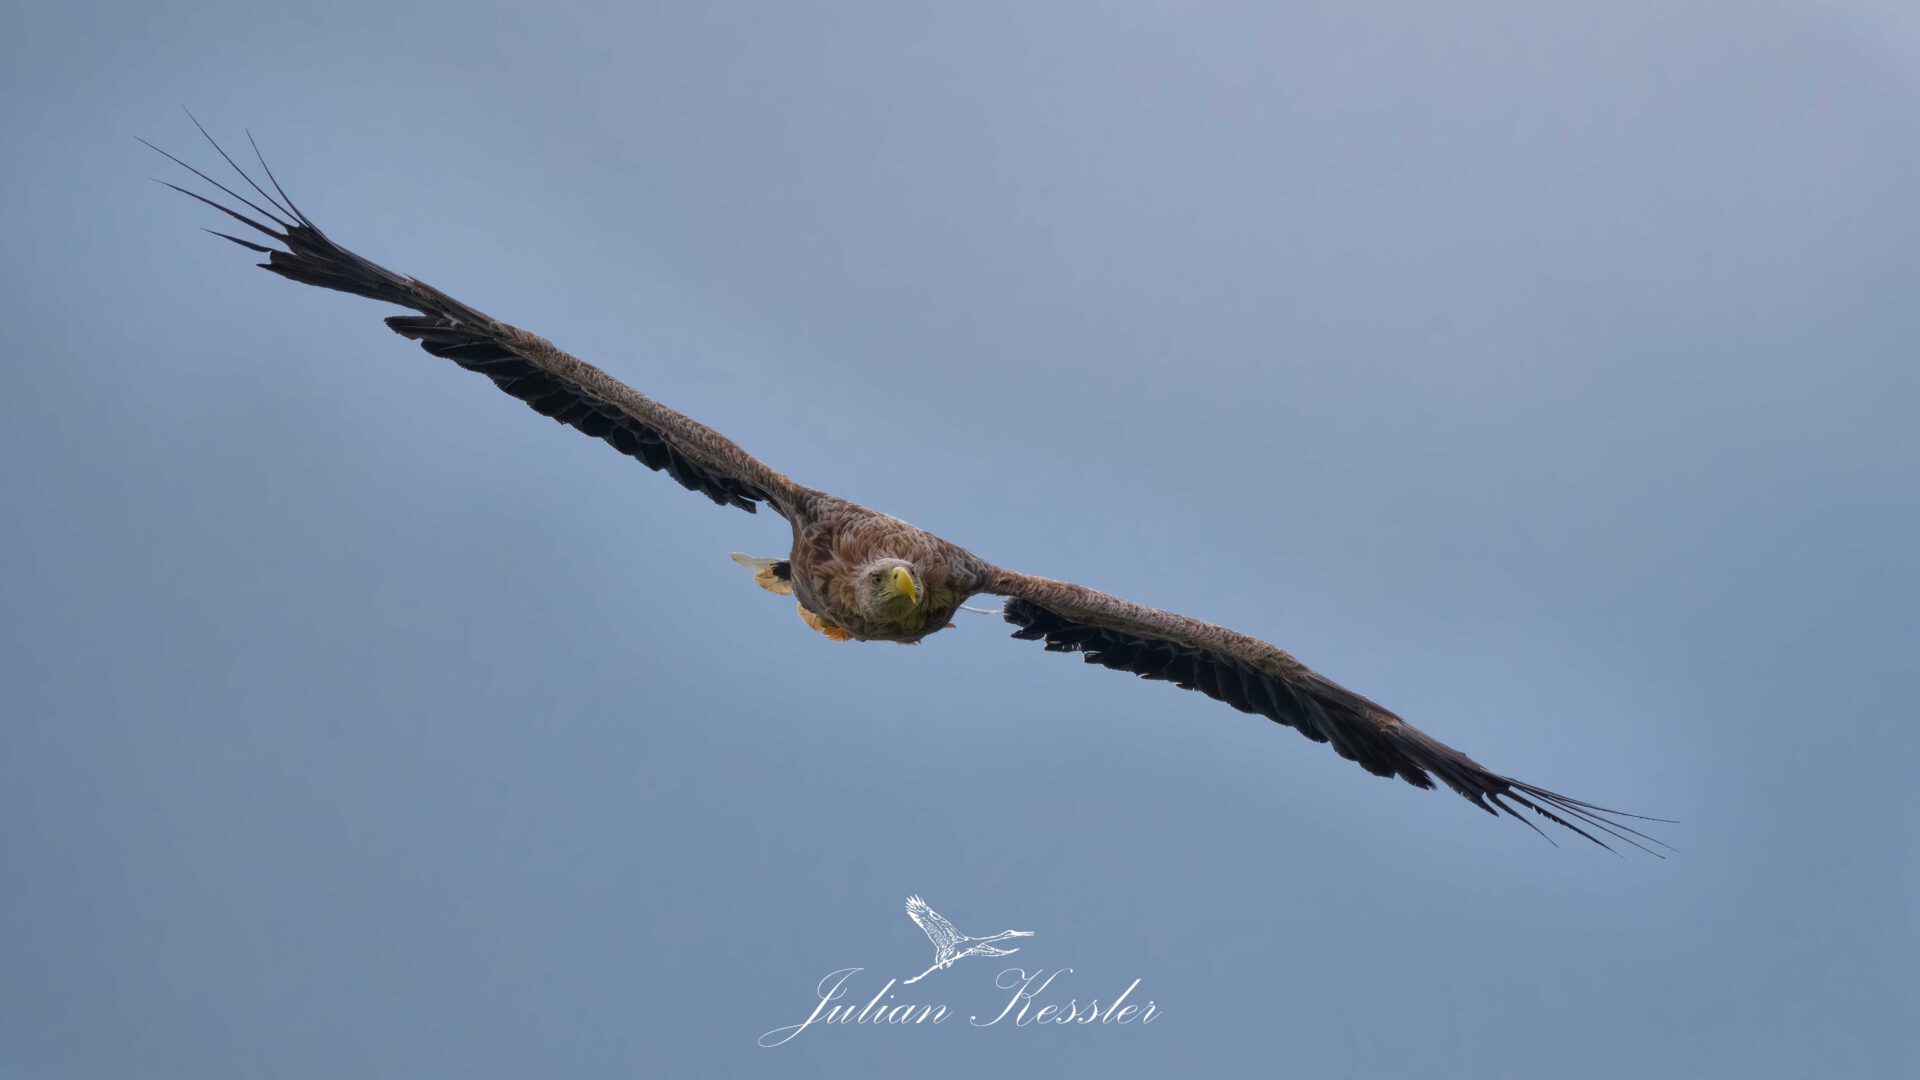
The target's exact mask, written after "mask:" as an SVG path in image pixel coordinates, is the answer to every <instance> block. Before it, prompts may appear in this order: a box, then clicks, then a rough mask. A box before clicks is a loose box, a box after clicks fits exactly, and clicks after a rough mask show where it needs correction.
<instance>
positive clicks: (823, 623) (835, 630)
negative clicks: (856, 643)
mask: <svg viewBox="0 0 1920 1080" xmlns="http://www.w3.org/2000/svg"><path fill="white" fill-rule="evenodd" d="M793 609H794V610H795V611H797V612H799V613H800V621H801V622H803V623H806V624H807V625H808V626H811V627H813V628H814V629H815V630H818V631H820V632H821V633H823V634H825V635H827V637H828V638H830V639H831V640H833V641H852V640H853V635H852V634H849V633H847V632H846V631H845V630H842V629H841V628H840V624H839V623H836V622H834V621H833V620H832V619H829V618H827V617H826V616H824V615H815V614H814V613H813V612H811V611H808V610H807V605H805V604H800V603H796V604H794V605H793Z"/></svg>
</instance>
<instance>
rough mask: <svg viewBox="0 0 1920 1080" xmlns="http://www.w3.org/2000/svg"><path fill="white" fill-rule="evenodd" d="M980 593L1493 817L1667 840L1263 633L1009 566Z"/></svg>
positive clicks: (1077, 645)
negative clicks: (1442, 736) (1523, 778)
mask: <svg viewBox="0 0 1920 1080" xmlns="http://www.w3.org/2000/svg"><path fill="white" fill-rule="evenodd" d="M981 591H982V592H985V593H991V594H994V595H997V596H1004V597H1006V598H1007V603H1006V609H1005V616H1006V620H1007V621H1008V622H1010V623H1013V624H1014V625H1015V626H1017V627H1019V629H1018V630H1015V631H1014V633H1013V636H1014V637H1016V638H1021V639H1024V640H1027V641H1041V640H1044V641H1045V642H1046V648H1047V650H1048V651H1049V652H1076V651H1077V652H1079V653H1080V654H1081V658H1082V659H1084V660H1085V661H1086V662H1087V663H1090V664H1099V665H1100V666H1102V667H1108V668H1112V669H1114V670H1116V671H1125V672H1130V673H1132V674H1134V675H1138V676H1140V677H1141V678H1144V679H1159V680H1164V681H1166V682H1171V683H1173V684H1174V685H1175V686H1178V687H1180V688H1181V689H1183V690H1198V691H1200V692H1201V693H1203V694H1205V695H1207V696H1208V697H1210V698H1213V699H1215V700H1217V701H1224V702H1226V703H1227V704H1229V705H1231V706H1233V707H1234V708H1236V709H1239V710H1240V711H1241V712H1251V713H1259V714H1260V715H1262V716H1265V717H1267V718H1268V719H1270V720H1274V721H1277V722H1279V723H1282V724H1285V725H1287V726H1288V727H1291V728H1294V729H1295V730H1297V731H1299V732H1300V733H1301V734H1302V735H1305V736H1306V737H1307V738H1309V739H1312V740H1313V741H1315V742H1323V743H1330V744H1331V745H1332V746H1333V749H1334V752H1335V753H1337V754H1339V755H1340V756H1341V757H1343V758H1346V759H1348V760H1350V761H1357V762H1359V763H1360V765H1361V767H1362V768H1364V769H1366V770H1367V771H1368V772H1370V773H1373V774H1374V775H1376V776H1398V777H1400V778H1401V779H1402V780H1405V781H1406V782H1407V783H1409V784H1412V785H1413V786H1415V787H1419V788H1431V787H1433V778H1434V777H1439V778H1440V780H1441V782H1442V783H1445V784H1446V785H1447V786H1448V787H1450V788H1452V789H1453V790H1454V791H1457V792H1459V793H1460V794H1461V795H1463V796H1465V797H1466V798H1468V799H1470V800H1472V801H1473V803H1474V805H1476V806H1478V807H1480V808H1481V809H1482V810H1485V811H1486V812H1487V813H1489V814H1495V813H1496V808H1497V809H1498V811H1504V812H1505V813H1507V814H1509V815H1511V816H1512V817H1514V818H1515V819H1516V820H1519V821H1521V822H1522V823H1524V824H1526V825H1528V826H1529V827H1532V828H1533V829H1534V830H1535V831H1536V832H1538V831H1539V827H1538V826H1536V825H1534V824H1533V822H1531V821H1528V820H1527V819H1526V818H1524V817H1522V816H1521V815H1520V814H1518V813H1516V812H1515V811H1514V809H1513V807H1512V806H1509V805H1508V803H1509V802H1511V803H1513V804H1516V805H1518V806H1521V807H1523V808H1525V809H1528V810H1531V811H1533V812H1534V813H1536V814H1538V815H1540V816H1541V817H1543V818H1546V819H1547V820H1548V821H1551V822H1553V823H1554V824H1556V825H1560V826H1563V827H1565V828H1567V829H1571V830H1572V831H1574V832H1576V833H1578V834H1580V835H1581V836H1584V837H1586V838H1587V839H1588V840H1592V841H1593V842H1594V843H1596V844H1599V845H1600V846H1601V847H1607V846H1608V845H1607V843H1606V842H1605V841H1603V840H1601V839H1600V838H1599V837H1596V836H1595V835H1594V834H1593V832H1589V831H1588V829H1592V830H1594V831H1596V832H1602V833H1605V834H1607V835H1608V836H1610V837H1612V838H1614V839H1616V840H1620V841H1624V842H1625V843H1628V844H1632V845H1633V846H1634V847H1637V848H1640V849H1641V850H1643V851H1649V852H1652V849H1651V848H1648V847H1647V846H1646V844H1643V843H1641V841H1646V842H1647V843H1651V844H1659V845H1660V846H1662V847H1666V846H1667V845H1666V844H1664V843H1662V842H1661V841H1659V840H1655V839H1653V838H1652V837H1650V836H1647V835H1646V834H1645V833H1642V832H1640V831H1639V830H1637V829H1634V828H1632V827H1631V826H1629V825H1627V824H1626V823H1625V822H1624V821H1622V820H1620V819H1622V818H1632V819H1635V820H1640V821H1659V820H1662V819H1659V818H1643V817H1641V816H1640V815H1638V814H1625V813H1621V812H1620V811H1617V810H1608V809H1606V808H1604V807H1599V806H1595V805H1593V804H1592V803H1587V802H1582V801H1580V800H1579V799H1571V798H1568V797H1567V796H1565V795H1559V794H1556V793H1554V792H1551V791H1547V790H1545V789H1543V788H1537V787H1534V786H1533V785H1531V784H1526V783H1522V782H1520V781H1518V780H1515V779H1513V778H1512V777H1509V776H1501V775H1499V774H1498V773H1495V772H1492V771H1490V770H1488V769H1487V768H1486V767H1484V766H1482V765H1481V764H1480V763H1479V762H1476V761H1474V760H1473V759H1472V758H1470V757H1468V756H1467V755H1465V754H1463V753H1461V752H1460V751H1458V750H1455V749H1453V748H1452V747H1450V746H1448V745H1446V744H1445V743H1442V742H1440V741H1439V740H1438V739H1435V738H1433V737H1432V736H1431V735H1428V734H1427V733H1426V732H1424V731H1421V730H1420V729H1419V728H1416V727H1414V726H1413V725H1412V724H1409V723H1407V722H1406V721H1404V720H1402V719H1400V718H1399V717H1398V716H1396V715H1394V714H1393V713H1392V712H1390V711H1388V710H1387V709H1385V708H1383V707H1381V706H1380V705H1377V704H1375V703H1373V702H1371V701H1369V700H1367V699H1366V698H1364V697H1361V696H1360V695H1359V694H1356V693H1354V692H1353V691H1351V690H1348V689H1347V688H1346V687H1344V686H1341V685H1340V684H1338V683H1336V682H1334V681H1333V680H1331V679H1328V678H1326V677H1325V676H1322V675H1319V674H1317V673H1315V672H1314V671H1312V670H1310V669H1308V668H1307V667H1306V666H1305V665H1303V664H1301V663H1300V662H1299V661H1298V660H1295V659H1294V658H1293V657H1292V656H1289V655H1288V654H1287V653H1285V652H1283V651H1281V650H1280V649H1277V648H1275V647H1273V646H1272V645H1269V644H1267V643H1266V642H1264V641H1260V640H1259V639H1257V638H1251V637H1248V636H1246V635H1245V634H1239V633H1235V632H1234V631H1232V630H1228V629H1225V628H1223V627H1219V626H1214V625H1212V624H1211V623H1204V622H1201V621H1200V620H1198V619H1190V618H1187V617H1186V616H1184V615H1175V614H1173V613H1171V612H1167V611H1157V610H1155V609H1153V608H1148V607H1142V606H1141V605H1139V604H1135V603H1132V602H1130V601H1127V600H1122V599H1120V598H1119V597H1117V596H1109V595H1108V594H1106V593H1103V592H1096V591H1094V590H1093V589H1089V588H1085V587H1083V586H1080V585H1071V584H1068V583H1067V582H1064V581H1050V580H1048V579H1046V578H1041V577H1034V576H1032V575H1029V574H1020V573H1015V572H1013V571H1009V570H1001V569H997V568H996V569H994V570H993V571H991V573H990V574H989V576H988V581H987V583H986V585H985V586H984V587H983V588H982V589H981ZM1541 835H1543V836H1544V835H1545V834H1544V833H1542V834H1541ZM1652 853H1653V854H1656V855H1657V854H1658V852H1652Z"/></svg>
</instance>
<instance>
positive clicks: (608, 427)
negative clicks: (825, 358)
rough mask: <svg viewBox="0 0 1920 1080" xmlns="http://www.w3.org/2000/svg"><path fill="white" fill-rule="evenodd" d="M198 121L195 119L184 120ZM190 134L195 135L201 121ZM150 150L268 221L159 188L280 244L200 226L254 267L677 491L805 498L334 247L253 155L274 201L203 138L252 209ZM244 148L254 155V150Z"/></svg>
mask: <svg viewBox="0 0 1920 1080" xmlns="http://www.w3.org/2000/svg"><path fill="white" fill-rule="evenodd" d="M198 123H199V121H197V120H196V121H195V124H196V125H197V124H198ZM201 134H203V135H204V134H206V129H205V128H202V129H201ZM142 141H143V142H144V141H145V140H142ZM207 141H208V142H210V143H211V142H213V137H212V136H210V135H209V136H208V137H207ZM249 141H251V139H249ZM147 145H148V146H153V144H152V143H148V144H147ZM153 149H155V150H159V152H160V153H162V154H165V155H166V157H168V158H169V159H171V160H172V161H173V162H175V163H176V164H178V165H180V166H181V167H183V168H185V169H187V170H188V171H190V172H192V173H193V174H194V175H195V176H198V177H199V178H200V179H201V180H204V181H206V182H207V183H209V184H212V185H213V186H214V187H216V188H219V189H220V190H221V191H222V192H224V193H225V194H226V195H227V197H229V198H231V199H236V200H238V201H239V203H240V204H241V205H243V206H244V207H246V208H247V209H250V210H252V211H253V213H255V214H258V215H259V216H260V217H264V218H266V219H267V220H268V221H271V222H272V223H273V225H272V226H269V225H267V224H266V223H264V222H262V221H260V220H258V219H256V218H254V217H252V216H249V215H248V214H244V213H241V212H240V211H239V210H237V209H235V208H234V207H231V206H225V205H222V204H221V203H219V202H217V201H215V200H214V199H211V198H208V197H206V196H204V195H201V194H198V193H196V192H192V191H188V190H187V189H186V188H183V187H180V186H178V185H175V184H167V186H168V187H171V188H173V189H174V190H175V191H179V192H181V193H182V194H185V195H189V196H191V197H193V198H195V199H199V200H200V201H201V202H203V203H206V204H207V205H209V206H211V207H213V208H214V209H216V210H219V211H221V212H222V213H224V214H226V215H228V216H229V217H231V218H234V219H235V220H237V221H239V222H241V223H242V224H244V225H246V226H247V227H248V228H251V229H254V230H256V231H257V232H259V233H261V234H262V235H263V236H265V237H266V238H268V239H270V240H272V241H274V242H275V243H277V244H279V245H281V248H273V247H267V246H265V245H262V244H257V243H254V242H253V241H251V240H244V239H241V238H240V237H237V236H229V235H227V234H226V233H222V232H215V231H214V230H212V229H209V230H207V231H208V232H213V233H214V235H216V236H220V237H222V238H224V239H227V240H231V241H233V242H234V243H236V244H239V245H240V246H241V247H244V248H248V249H250V250H252V251H257V252H260V253H261V254H264V255H266V256H267V261H266V262H263V263H260V264H259V266H260V267H261V268H262V269H266V270H271V271H273V272H274V273H276V274H279V275H280V276H282V277H285V278H289V279H291V280H293V281H299V282H304V283H305V284H308V285H319V286H322V287H325V288H329V289H338V290H340V291H341V292H350V293H353V294H355V295H357V296H365V297H369V298H371V299H374V300H380V301H384V302H386V303H389V304H398V305H399V306H401V307H405V308H412V309H413V310H414V311H416V312H419V314H418V315H395V316H392V317H390V318H388V319H387V320H386V322H387V325H388V326H389V327H391V328H392V329H393V331H394V332H395V333H397V334H400V335H402V336H404V337H409V338H412V339H413V340H415V341H418V342H419V343H420V347H421V348H423V349H425V350H426V351H428V352H430V353H432V354H433V355H435V356H439V357H444V358H445V359H448V360H451V361H453V362H454V363H456V364H458V365H460V366H461V367H463V368H466V369H467V370H468V371H476V372H479V373H480V374H482V375H485V376H487V377H488V378H490V379H492V380H493V382H494V385H496V386H498V387H499V388H500V389H502V390H504V391H506V392H507V393H509V394H512V395H513V396H514V397H517V398H519V399H520V400H522V401H524V402H526V403H527V404H528V405H529V406H531V407H532V408H533V409H534V411H536V412H538V413H540V414H542V415H544V416H549V417H552V418H553V419H554V420H556V421H558V422H560V423H563V424H566V425H568V426H569V427H573V428H576V429H578V430H580V431H582V432H585V433H586V434H588V435H592V436H594V437H596V438H599V439H603V440H605V441H606V442H607V443H608V444H609V445H611V446H612V447H613V448H614V449H616V450H618V451H620V452H621V453H623V454H626V455H628V456H629V457H633V458H636V459H638V460H639V461H640V462H641V463H643V464H645V465H646V466H647V467H648V468H651V469H657V470H661V471H663V472H665V473H666V474H667V475H669V476H671V477H673V478H674V479H675V480H676V481H678V482H679V483H680V485H681V486H682V487H685V488H687V489H688V490H691V491H697V492H699V493H700V494H702V495H705V496H706V497H707V498H709V499H712V500H713V501H714V502H716V503H719V504H720V505H722V506H737V507H739V508H740V509H742V510H746V511H748V512H752V511H753V510H754V509H756V507H757V506H758V505H759V504H760V503H770V504H772V506H773V507H774V509H775V510H777V511H779V512H780V513H782V514H784V515H786V516H788V517H791V516H793V515H792V511H793V510H794V508H795V507H796V506H798V505H799V504H800V502H801V501H802V500H803V499H804V498H805V497H806V496H807V495H809V494H811V493H810V492H808V490H807V489H805V488H802V487H800V486H799V485H797V484H794V483H793V482H792V481H790V480H788V479H787V478H786V477H784V476H782V475H780V474H779V473H777V472H775V471H774V470H772V469H770V468H768V467H767V466H766V465H765V464H763V463H761V462H760V461H759V460H758V459H756V458H754V457H753V456H752V455H750V454H748V453H747V452H746V451H745V450H742V449H741V448H740V447H739V446H738V445H736V444H735V443H733V442H732V441H731V440H729V439H727V438H725V437H724V436H722V435H721V434H720V433H719V432H716V431H714V430H713V429H712V428H709V427H707V426H706V425H705V424H702V423H699V422H698V421H695V420H693V419H691V418H689V417H686V416H683V415H681V414H680V413H677V412H675V411H673V410H672V409H669V408H667V407H666V406H664V405H662V404H660V403H659V402H657V401H654V400H653V399H652V398H649V397H647V396H646V395H645V394H642V393H640V392H639V391H637V390H635V389H633V388H632V387H630V386H627V385H626V384H624V383H622V382H620V381H619V380H618V379H615V378H614V377H613V376H611V375H608V374H607V373H606V372H604V371H602V370H600V369H599V368H597V367H594V366H593V365H591V364H589V363H586V362H585V361H583V360H580V359H578V358H576V357H574V356H571V355H569V354H567V353H565V352H563V351H561V350H560V349H559V348H557V347H555V346H554V344H553V343H552V342H550V341H547V340H546V339H544V338H542V337H539V336H538V335H535V334H531V333H528V332H527V331H525V330H521V329H519V328H518V327H515V326H510V325H508V324H506V323H503V322H500V321H499V320H497V319H493V318H490V317H488V316H486V315H484V314H482V313H480V312H479V311H476V310H474V309H473V308H470V307H468V306H467V305H465V304H462V303H460V302H459V301H457V300H455V299H453V298H452V297H450V296H448V295H447V294H445V293H443V292H441V291H440V290H438V289H435V288H434V287H432V286H431V285H428V284H426V283H425V282H423V281H419V280H417V279H414V278H410V277H407V276H405V275H402V274H396V273H394V272H393V271H391V270H388V269H386V268H385V267H382V266H379V265H377V264H375V263H373V262H370V261H368V260H366V259H363V258H361V257H360V256H358V255H355V254H354V253H353V252H351V251H348V250H347V249H346V248H343V247H341V246H340V245H339V244H336V243H334V242H333V240H332V239H330V238H329V237H328V236H327V235H326V234H325V233H323V232H321V231H320V229H319V227H318V226H316V225H315V224H314V223H313V222H312V221H311V220H309V219H308V218H307V216H306V215H305V214H303V213H302V212H301V211H300V209H299V208H298V207H297V206H295V205H294V202H293V200H292V199H289V198H287V195H286V192H285V191H283V190H281V188H280V184H279V181H278V180H276V179H274V177H273V173H272V171H271V170H269V169H267V166H266V161H265V160H264V159H262V160H261V161H260V168H261V171H262V172H264V173H265V174H266V179H267V181H268V182H269V183H270V184H272V185H273V189H274V191H275V192H276V193H277V194H278V198H276V197H275V196H274V195H270V194H268V193H267V191H266V189H265V188H262V187H261V186H260V185H259V184H257V183H255V182H254V180H253V178H252V177H251V176H248V175H247V173H246V172H245V170H243V169H241V168H240V166H239V165H238V164H237V163H235V162H234V160H233V159H232V158H231V157H228V156H227V153H226V151H225V150H221V149H220V146H219V144H218V143H214V149H215V150H217V151H219V153H220V156H221V157H222V158H225V159H226V162H227V164H228V165H231V166H232V167H233V169H234V171H235V172H236V173H239V174H240V177H241V179H243V180H245V181H246V183H247V185H248V186H249V187H251V188H252V189H253V190H254V191H255V192H256V193H257V194H258V195H259V196H260V198H262V199H264V200H265V201H266V203H267V206H269V207H271V208H272V209H267V208H266V207H262V206H261V205H260V204H259V203H256V202H254V201H253V200H252V199H250V198H248V197H246V196H244V195H241V194H240V193H238V192H236V191H234V190H233V189H232V188H229V187H227V186H226V185H225V184H222V183H220V182H219V181H217V180H215V179H213V178H212V177H210V176H208V175H207V174H205V173H203V172H201V171H200V170H198V169H196V168H194V167H193V166H191V165H188V164H187V163H186V162H184V161H181V160H180V159H179V158H176V157H174V156H173V155H172V154H168V153H167V152H166V151H164V150H160V148H159V147H157V146H154V147H153ZM255 156H256V158H257V157H258V156H259V151H258V148H256V149H255ZM162 182H163V183H164V182H165V181H162ZM275 226H277V228H276V227H275ZM282 248H284V250H282Z"/></svg>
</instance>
